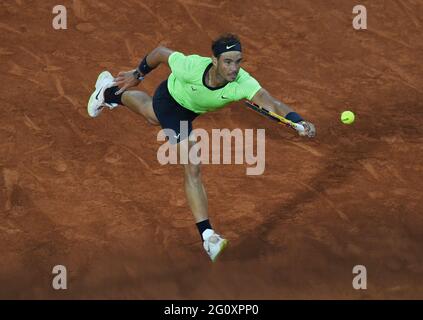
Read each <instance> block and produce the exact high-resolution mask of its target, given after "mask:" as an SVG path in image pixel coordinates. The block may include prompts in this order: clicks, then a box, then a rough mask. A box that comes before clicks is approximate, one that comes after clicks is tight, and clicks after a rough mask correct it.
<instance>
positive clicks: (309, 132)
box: [298, 121, 316, 138]
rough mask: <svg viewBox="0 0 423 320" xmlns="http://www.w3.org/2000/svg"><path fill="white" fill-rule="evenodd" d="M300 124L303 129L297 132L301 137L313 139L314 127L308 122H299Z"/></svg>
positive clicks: (314, 134)
mask: <svg viewBox="0 0 423 320" xmlns="http://www.w3.org/2000/svg"><path fill="white" fill-rule="evenodd" d="M300 124H301V125H302V126H303V127H304V131H301V132H298V134H299V135H300V136H302V137H309V138H313V137H315V136H316V127H315V126H314V124H312V123H311V122H308V121H301V122H300Z"/></svg>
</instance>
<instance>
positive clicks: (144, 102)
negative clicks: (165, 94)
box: [121, 91, 160, 126]
mask: <svg viewBox="0 0 423 320" xmlns="http://www.w3.org/2000/svg"><path fill="white" fill-rule="evenodd" d="M121 100H122V104H123V105H124V106H126V107H128V108H129V109H130V110H131V111H133V112H135V113H137V114H140V115H142V116H143V117H144V118H146V119H147V121H148V122H150V123H151V124H153V125H156V126H158V125H159V124H160V123H159V120H158V119H157V117H156V114H155V113H154V110H153V99H152V98H151V97H150V96H149V95H148V94H147V93H145V92H142V91H125V92H124V93H123V94H122V99H121Z"/></svg>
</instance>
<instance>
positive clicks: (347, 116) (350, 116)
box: [341, 111, 355, 124]
mask: <svg viewBox="0 0 423 320" xmlns="http://www.w3.org/2000/svg"><path fill="white" fill-rule="evenodd" d="M354 119H355V115H354V113H353V112H351V111H344V112H342V114H341V121H342V123H345V124H351V123H353V122H354Z"/></svg>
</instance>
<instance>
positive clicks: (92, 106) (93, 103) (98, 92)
mask: <svg viewBox="0 0 423 320" xmlns="http://www.w3.org/2000/svg"><path fill="white" fill-rule="evenodd" d="M115 85H116V83H115V78H113V76H112V74H111V73H110V72H109V71H103V72H102V73H100V75H99V76H98V78H97V82H96V83H95V90H94V92H93V93H92V94H91V97H90V100H89V101H88V105H87V111H88V114H89V115H90V117H93V118H95V117H97V116H98V115H99V114H100V113H101V111H103V108H104V107H108V108H110V109H113V108H116V107H117V106H118V104H117V103H106V102H104V91H106V89H107V88H110V87H113V86H115Z"/></svg>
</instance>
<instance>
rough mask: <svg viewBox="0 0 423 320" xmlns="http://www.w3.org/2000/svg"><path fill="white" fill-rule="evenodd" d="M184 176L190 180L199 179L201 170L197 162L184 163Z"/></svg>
mask: <svg viewBox="0 0 423 320" xmlns="http://www.w3.org/2000/svg"><path fill="white" fill-rule="evenodd" d="M185 176H186V177H187V178H188V179H191V180H200V179H201V170H200V165H199V164H186V165H185Z"/></svg>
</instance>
